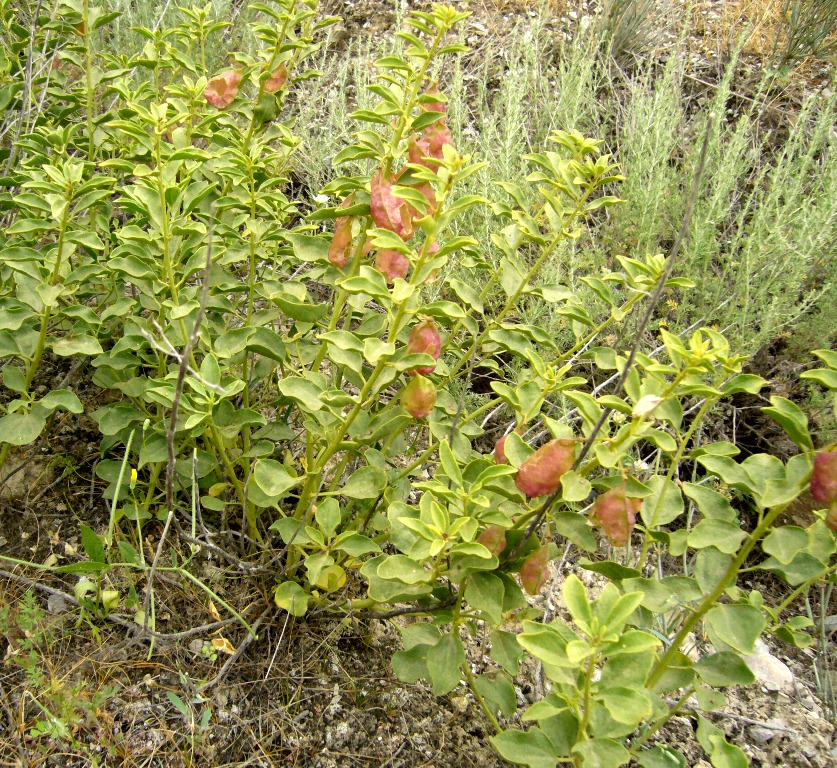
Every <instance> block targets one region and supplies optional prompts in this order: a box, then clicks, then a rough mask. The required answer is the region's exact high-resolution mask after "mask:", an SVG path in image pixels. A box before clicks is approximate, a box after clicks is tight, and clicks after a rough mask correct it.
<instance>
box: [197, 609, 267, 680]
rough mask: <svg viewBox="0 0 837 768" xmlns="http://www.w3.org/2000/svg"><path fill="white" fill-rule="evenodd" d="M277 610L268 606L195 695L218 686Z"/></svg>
mask: <svg viewBox="0 0 837 768" xmlns="http://www.w3.org/2000/svg"><path fill="white" fill-rule="evenodd" d="M275 610H277V609H276V606H274V605H269V606H268V607H267V608H265V609H264V611H262V614H261V616H259V618H258V619H256V620H255V621H254V622H253V629H252V631H251V632H249V633H248V634H246V635H244V637H243V638H242V640H241V642H240V643H239V644H238V648H236V649H235V653H233V654H232V656H230V657H229V658H228V659H227V660H226V662H224V666H223V667H221V669H220V670H218V674H217V675H215V677H213V678H212V680H209V681H207V682H205V683H204V684H203V685H199V686H198V688H197V690H196V691H195V693H196V694H198V695H201V694H203V693H204V691H206V690H208V689H209V688H213V687H214V686H216V685H218V683H220V682H221V681H222V680H223V679H224V678H225V677H226V676H227V673H228V672H229V671H230V669H232V666H233V664H235V663H236V662H237V661H238V660H239V659H240V658H241V655H242V654H243V653H244V651H245V650H246V649H247V646H249V645H250V643H251V642H253V640H254V639H256V638H258V631H259V627H260V626H261V625H262V624H263V623H264V622H265V621H266V620H267V619H268V618H270V616H271V615H272V614H273V612H274V611H275Z"/></svg>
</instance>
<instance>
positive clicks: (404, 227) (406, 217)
mask: <svg viewBox="0 0 837 768" xmlns="http://www.w3.org/2000/svg"><path fill="white" fill-rule="evenodd" d="M393 186H394V182H393V181H392V180H391V179H389V178H384V176H383V174H382V172H381V171H378V172H377V173H376V174H375V175H374V176H373V177H372V180H371V182H370V184H369V188H370V197H371V199H370V206H371V209H372V220H373V221H374V222H375V225H376V226H378V227H380V228H381V229H388V230H389V231H390V232H395V234H396V235H398V236H399V237H400V238H401V239H402V240H409V239H410V237H412V234H413V213H414V211H413V209H412V208H411V207H410V206H409V205H407V203H405V202H404V201H403V200H401V199H399V198H397V197H396V196H395V195H393V194H392V188H393Z"/></svg>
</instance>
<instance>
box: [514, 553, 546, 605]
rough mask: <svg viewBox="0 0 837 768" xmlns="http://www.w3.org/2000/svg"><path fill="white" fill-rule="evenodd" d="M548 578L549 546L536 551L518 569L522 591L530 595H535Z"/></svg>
mask: <svg viewBox="0 0 837 768" xmlns="http://www.w3.org/2000/svg"><path fill="white" fill-rule="evenodd" d="M548 576H549V545H547V544H544V545H543V546H542V547H539V548H538V549H536V550H535V551H534V552H533V553H532V554H531V555H529V557H527V558H526V560H525V561H524V563H523V566H522V567H521V569H520V581H521V583H522V584H523V589H525V590H526V592H527V593H528V594H530V595H537V594H538V593H539V592H540V591H541V589H543V585H544V584H546V579H547V577H548Z"/></svg>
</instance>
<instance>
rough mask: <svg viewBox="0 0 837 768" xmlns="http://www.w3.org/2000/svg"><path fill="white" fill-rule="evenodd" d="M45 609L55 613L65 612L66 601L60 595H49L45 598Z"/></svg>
mask: <svg viewBox="0 0 837 768" xmlns="http://www.w3.org/2000/svg"><path fill="white" fill-rule="evenodd" d="M47 610H48V611H49V612H50V613H55V614H60V613H65V612H66V610H67V601H66V600H65V599H64V598H63V597H61V595H50V596H49V599H48V600H47Z"/></svg>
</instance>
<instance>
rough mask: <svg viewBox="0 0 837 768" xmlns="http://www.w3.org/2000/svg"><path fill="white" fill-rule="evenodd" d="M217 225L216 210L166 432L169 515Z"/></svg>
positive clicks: (172, 505)
mask: <svg viewBox="0 0 837 768" xmlns="http://www.w3.org/2000/svg"><path fill="white" fill-rule="evenodd" d="M214 223H215V209H214V207H213V209H212V210H211V211H210V212H209V232H208V233H207V244H206V265H205V266H204V271H203V282H202V284H201V300H200V305H199V306H198V314H197V315H196V316H195V325H194V327H193V328H192V333H190V334H189V338H188V339H187V341H186V347H185V348H184V350H183V354H182V355H181V357H180V370H179V371H178V373H177V384H176V385H175V388H174V398H173V399H172V403H171V417H170V418H169V428H168V429H167V430H166V449H167V451H168V459H169V461H168V466H167V467H166V507H167V508H168V510H169V514H171V513H172V512H173V511H174V470H175V453H174V431H175V429H176V427H177V412H178V409H179V408H180V398H181V397H183V384H184V382H185V381H186V373H187V371H188V368H189V359H190V358H191V357H192V352H193V350H194V349H195V345H196V344H197V343H198V336H199V335H200V330H201V323H202V322H203V316H204V313H205V312H206V302H207V301H208V300H209V273H210V270H211V269H212V235H213V231H214Z"/></svg>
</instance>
